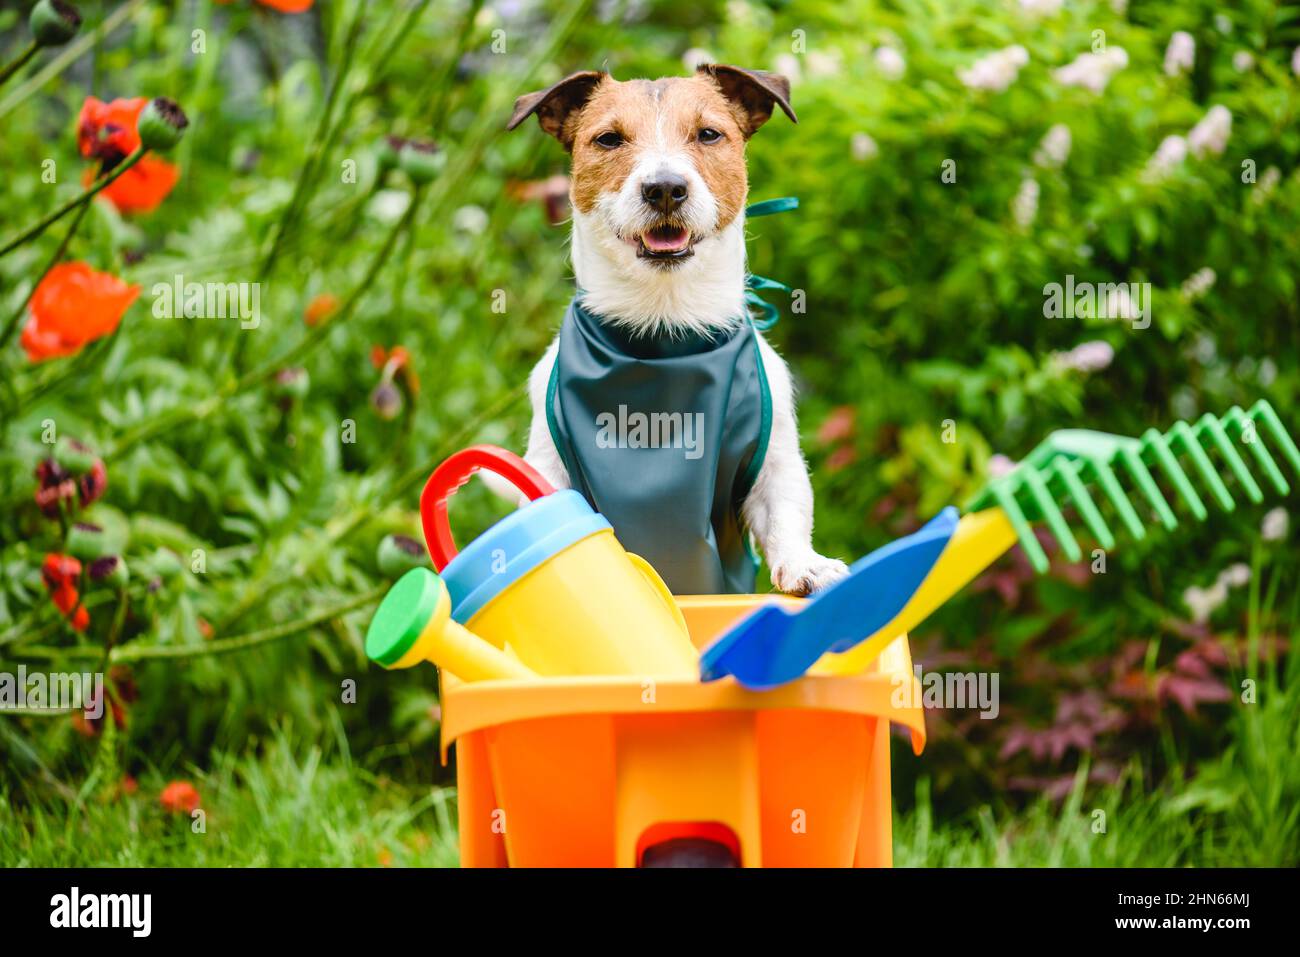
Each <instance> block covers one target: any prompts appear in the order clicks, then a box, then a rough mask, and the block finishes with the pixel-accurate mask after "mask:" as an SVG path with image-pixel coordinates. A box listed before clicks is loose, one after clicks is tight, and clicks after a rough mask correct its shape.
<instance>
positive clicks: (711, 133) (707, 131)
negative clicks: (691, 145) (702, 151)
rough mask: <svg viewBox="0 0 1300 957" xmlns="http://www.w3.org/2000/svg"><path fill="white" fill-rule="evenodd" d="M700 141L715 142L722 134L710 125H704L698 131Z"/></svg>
mask: <svg viewBox="0 0 1300 957" xmlns="http://www.w3.org/2000/svg"><path fill="white" fill-rule="evenodd" d="M699 136H700V142H701V143H716V142H718V140H720V139H722V134H721V133H719V132H718V131H717V130H715V129H714V128H713V127H711V126H706V127H704V129H702V130H700V133H699Z"/></svg>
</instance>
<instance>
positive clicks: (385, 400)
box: [370, 379, 402, 421]
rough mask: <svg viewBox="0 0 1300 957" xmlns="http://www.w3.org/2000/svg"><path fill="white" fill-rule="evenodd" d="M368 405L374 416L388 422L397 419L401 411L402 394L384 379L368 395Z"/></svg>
mask: <svg viewBox="0 0 1300 957" xmlns="http://www.w3.org/2000/svg"><path fill="white" fill-rule="evenodd" d="M370 405H371V406H372V407H373V408H374V410H375V414H376V415H378V416H379V417H380V418H381V419H383V420H384V421H390V420H392V419H395V418H397V416H398V415H399V414H400V413H401V411H402V393H401V392H399V391H398V389H397V386H395V385H393V383H392V382H390V381H388V380H387V379H384V380H383V381H381V382H380V383H379V385H377V386H375V390H374V391H373V392H371V393H370Z"/></svg>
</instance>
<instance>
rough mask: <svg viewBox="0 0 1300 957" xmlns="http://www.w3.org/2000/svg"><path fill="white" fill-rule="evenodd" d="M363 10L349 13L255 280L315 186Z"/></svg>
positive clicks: (269, 266)
mask: <svg viewBox="0 0 1300 957" xmlns="http://www.w3.org/2000/svg"><path fill="white" fill-rule="evenodd" d="M364 10H365V4H358V5H357V10H356V12H355V13H354V14H353V16H352V22H351V24H350V25H349V27H348V33H347V38H346V39H345V40H344V44H343V61H342V63H340V64H339V69H338V73H337V74H336V75H335V77H334V82H333V83H332V84H331V85H330V91H329V93H328V94H326V97H325V105H324V108H323V109H322V110H321V115H320V122H318V123H317V124H316V132H315V133H314V134H313V135H312V140H311V145H310V146H309V147H308V148H307V157H306V160H305V162H304V163H303V167H302V171H301V174H300V175H299V176H298V179H297V182H296V183H295V185H294V190H293V195H292V196H291V197H290V198H289V205H288V206H286V207H285V210H284V214H283V215H282V216H281V217H280V220H279V222H278V223H277V224H276V228H275V235H274V236H273V237H272V238H271V248H270V250H269V251H268V252H267V254H266V258H265V259H264V260H262V268H261V269H260V270H259V271H258V280H259V281H264V280H265V279H266V277H267V276H269V275H270V273H271V269H272V268H273V267H274V266H275V261H276V259H277V258H278V257H279V255H280V247H281V245H282V244H283V242H284V238H285V236H286V235H287V234H288V232H289V230H290V229H292V228H293V226H294V224H295V223H296V222H297V220H298V215H299V212H300V211H301V207H302V206H303V204H304V203H305V202H306V200H307V190H308V185H309V184H310V185H311V186H312V187H313V188H314V187H315V185H316V176H315V175H314V173H315V169H316V166H317V165H318V164H319V162H320V159H321V156H322V154H323V153H324V150H325V142H326V139H327V137H328V135H329V132H330V126H331V122H332V121H333V119H334V107H335V104H336V103H337V102H338V98H339V91H340V90H342V89H343V86H344V84H345V83H347V80H348V74H349V73H350V72H351V70H352V55H353V53H354V52H355V50H356V46H357V38H358V37H360V35H361V23H362V19H363V17H362V13H363V12H364Z"/></svg>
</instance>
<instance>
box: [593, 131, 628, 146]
mask: <svg viewBox="0 0 1300 957" xmlns="http://www.w3.org/2000/svg"><path fill="white" fill-rule="evenodd" d="M596 145H597V146H599V147H601V148H602V149H607V150H612V149H616V148H618V147H620V146H622V145H623V136H622V134H621V133H615V132H614V131H613V130H609V131H608V132H605V133H601V134H600V135H599V136H597V137H596Z"/></svg>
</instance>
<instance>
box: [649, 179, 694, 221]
mask: <svg viewBox="0 0 1300 957" xmlns="http://www.w3.org/2000/svg"><path fill="white" fill-rule="evenodd" d="M686 196H687V192H686V179H685V177H683V176H678V175H677V174H676V173H657V174H655V177H654V179H653V180H651V181H650V182H648V183H642V184H641V198H642V199H644V200H645V201H646V202H647V203H649V204H650V205H651V206H653V207H654V208H655V209H657V210H659V212H661V213H671V212H672V211H673V210H675V209H676V208H677V207H678V206H680V205H681V204H682V203H684V202H686Z"/></svg>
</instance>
